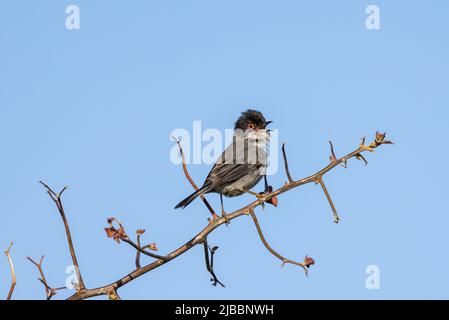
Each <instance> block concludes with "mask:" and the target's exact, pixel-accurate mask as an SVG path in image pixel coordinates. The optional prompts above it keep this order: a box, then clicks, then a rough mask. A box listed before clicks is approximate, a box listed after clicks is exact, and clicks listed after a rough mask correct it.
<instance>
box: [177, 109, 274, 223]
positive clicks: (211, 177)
mask: <svg viewBox="0 0 449 320" xmlns="http://www.w3.org/2000/svg"><path fill="white" fill-rule="evenodd" d="M270 123H272V121H266V120H265V117H264V116H263V114H262V113H261V112H260V111H257V110H252V109H248V110H246V111H244V112H242V114H241V115H240V117H239V118H238V119H237V121H236V122H235V125H234V135H233V141H232V143H231V144H230V145H229V146H228V147H227V148H226V150H225V151H224V152H223V153H222V155H221V156H220V157H219V158H218V160H217V161H216V162H215V165H214V166H213V167H212V170H211V171H210V172H209V174H208V176H207V178H206V180H205V181H204V184H203V186H202V187H201V188H199V189H198V190H197V191H195V192H194V193H192V194H191V195H190V196H188V197H187V198H185V199H184V200H182V201H181V202H180V203H178V204H177V205H176V207H175V209H178V208H185V207H187V206H188V205H189V204H190V203H191V202H192V201H193V200H195V199H196V198H197V197H198V196H200V195H203V194H206V193H212V192H214V193H219V194H220V202H221V214H222V216H225V215H226V213H225V210H224V207H223V195H224V196H226V197H236V196H240V195H242V194H243V193H245V192H249V193H251V194H255V193H252V192H250V189H252V188H253V187H254V186H255V185H256V184H258V183H259V181H260V180H261V179H262V177H264V176H265V175H266V169H267V166H268V156H267V146H268V142H269V140H270V130H268V129H266V127H267V125H269V124H270ZM265 178H266V176H265Z"/></svg>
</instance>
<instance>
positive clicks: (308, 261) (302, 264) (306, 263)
mask: <svg viewBox="0 0 449 320" xmlns="http://www.w3.org/2000/svg"><path fill="white" fill-rule="evenodd" d="M249 213H250V215H251V217H252V218H253V221H254V225H255V226H256V229H257V233H258V234H259V237H260V239H261V240H262V242H263V244H264V246H265V248H267V250H268V251H270V253H271V254H273V255H274V256H275V257H277V258H278V259H280V260H281V261H282V266H284V265H285V264H287V263H290V264H295V265H297V266H300V267H302V268H303V269H304V272H305V273H306V275H308V270H307V269H308V268H309V267H310V266H311V265H312V264H315V261H314V260H313V259H312V258H309V257H308V256H306V257H305V259H304V262H297V261H294V260H290V259H287V258H284V257H283V256H282V255H280V254H279V253H277V252H276V251H274V250H273V248H271V246H270V245H269V244H268V242H267V240H266V239H265V237H264V235H263V233H262V229H261V228H260V224H259V221H258V220H257V217H256V214H255V213H254V210H250V212H249Z"/></svg>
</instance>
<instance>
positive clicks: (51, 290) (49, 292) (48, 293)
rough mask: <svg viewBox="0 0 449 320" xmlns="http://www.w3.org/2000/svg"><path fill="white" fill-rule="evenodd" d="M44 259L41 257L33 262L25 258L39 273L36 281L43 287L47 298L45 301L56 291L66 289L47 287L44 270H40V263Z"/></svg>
mask: <svg viewBox="0 0 449 320" xmlns="http://www.w3.org/2000/svg"><path fill="white" fill-rule="evenodd" d="M44 257H45V256H42V257H41V259H40V260H39V262H36V261H34V260H33V259H32V258H30V257H26V258H27V259H28V260H29V261H30V262H31V263H32V264H34V265H35V266H36V268H37V270H38V271H39V274H40V276H41V277H40V278H38V280H39V281H40V282H41V283H42V284H43V285H44V288H45V295H46V296H47V300H50V299H51V298H52V297H53V296H54V295H56V293H57V291H59V290H63V289H66V287H59V288H52V287H50V286H49V285H48V282H47V279H46V278H45V274H44V270H43V269H42V263H43V261H44Z"/></svg>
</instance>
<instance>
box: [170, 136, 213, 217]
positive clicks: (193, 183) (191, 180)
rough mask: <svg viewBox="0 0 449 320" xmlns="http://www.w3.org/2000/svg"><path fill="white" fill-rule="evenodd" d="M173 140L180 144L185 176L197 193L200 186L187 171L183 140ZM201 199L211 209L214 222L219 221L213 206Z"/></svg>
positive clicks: (202, 197)
mask: <svg viewBox="0 0 449 320" xmlns="http://www.w3.org/2000/svg"><path fill="white" fill-rule="evenodd" d="M173 140H175V142H176V143H177V144H178V148H179V153H180V154H181V159H182V169H183V170H184V174H185V176H186V178H187V180H189V182H190V184H191V185H192V187H193V189H195V191H196V190H198V186H197V185H196V183H195V181H193V179H192V177H191V176H190V174H189V171H188V170H187V164H186V159H185V156H184V151H183V150H182V147H181V140H180V139H176V138H174V137H173ZM200 198H201V200H203V202H204V204H205V205H206V207H207V209H209V212H210V214H211V215H212V220H215V219H217V218H218V215H217V214H216V213H215V211H214V209H212V206H211V205H210V204H209V202H208V201H207V200H206V198H205V197H204V195H202V194H201V195H200Z"/></svg>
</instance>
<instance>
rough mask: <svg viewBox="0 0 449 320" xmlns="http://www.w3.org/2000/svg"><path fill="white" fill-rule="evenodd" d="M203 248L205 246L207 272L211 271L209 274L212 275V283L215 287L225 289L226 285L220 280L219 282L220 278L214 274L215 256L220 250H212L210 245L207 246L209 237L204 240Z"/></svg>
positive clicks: (215, 248)
mask: <svg viewBox="0 0 449 320" xmlns="http://www.w3.org/2000/svg"><path fill="white" fill-rule="evenodd" d="M203 246H204V258H205V260H206V268H207V271H209V273H210V274H211V275H212V279H210V281H211V282H212V285H213V286H214V287H215V286H216V285H217V284H219V285H221V286H222V287H223V288H224V287H225V285H224V284H223V283H221V282H220V280H218V278H217V276H216V275H215V272H214V254H215V251H216V250H217V249H218V248H217V247H214V248H212V249H211V248H210V247H209V245H208V244H207V237H205V238H204V240H203ZM209 252H210V259H209Z"/></svg>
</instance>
